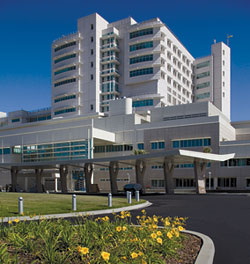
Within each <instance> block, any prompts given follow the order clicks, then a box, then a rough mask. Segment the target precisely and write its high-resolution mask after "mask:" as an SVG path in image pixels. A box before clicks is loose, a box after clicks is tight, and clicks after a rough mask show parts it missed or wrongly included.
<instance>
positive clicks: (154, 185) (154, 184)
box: [151, 180, 165, 188]
mask: <svg viewBox="0 0 250 264" xmlns="http://www.w3.org/2000/svg"><path fill="white" fill-rule="evenodd" d="M151 184H152V188H164V186H165V181H164V180H151Z"/></svg>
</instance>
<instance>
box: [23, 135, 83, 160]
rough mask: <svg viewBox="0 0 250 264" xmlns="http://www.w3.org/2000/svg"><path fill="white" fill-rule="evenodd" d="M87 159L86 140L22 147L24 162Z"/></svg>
mask: <svg viewBox="0 0 250 264" xmlns="http://www.w3.org/2000/svg"><path fill="white" fill-rule="evenodd" d="M79 158H88V140H81V141H73V142H61V143H54V144H41V145H28V146H24V147H23V156H22V159H23V161H24V162H33V161H42V160H67V159H79Z"/></svg>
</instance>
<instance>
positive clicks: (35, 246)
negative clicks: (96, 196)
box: [0, 210, 186, 264]
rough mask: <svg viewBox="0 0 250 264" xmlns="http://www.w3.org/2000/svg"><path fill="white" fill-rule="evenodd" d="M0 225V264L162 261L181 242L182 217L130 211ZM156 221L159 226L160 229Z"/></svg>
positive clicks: (175, 250) (144, 263) (177, 247)
mask: <svg viewBox="0 0 250 264" xmlns="http://www.w3.org/2000/svg"><path fill="white" fill-rule="evenodd" d="M111 218H112V220H111V219H110V218H109V217H108V216H105V217H98V218H91V217H81V219H79V221H78V223H77V224H75V225H73V224H72V223H71V222H69V221H66V220H45V219H41V220H40V221H37V222H35V221H32V222H29V223H28V222H21V221H20V222H19V221H12V222H11V221H10V222H9V223H8V225H4V224H2V225H1V224H0V263H15V262H13V261H14V260H16V261H17V263H91V264H92V263H93V264H94V263H115V264H116V263H135V264H136V263H140V264H146V263H166V259H167V258H169V257H173V256H175V255H176V252H177V250H178V249H179V248H180V247H181V245H182V241H183V239H184V235H183V234H181V233H180V231H182V230H184V226H185V221H186V219H184V218H182V217H175V218H170V217H167V218H162V217H159V216H155V215H154V216H147V214H146V212H145V210H142V213H141V214H140V215H138V216H137V217H136V221H137V223H136V224H133V223H132V221H131V214H130V212H121V213H120V214H113V216H112V217H111ZM159 226H162V227H161V228H159Z"/></svg>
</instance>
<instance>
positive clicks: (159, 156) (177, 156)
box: [0, 149, 235, 169]
mask: <svg viewBox="0 0 250 264" xmlns="http://www.w3.org/2000/svg"><path fill="white" fill-rule="evenodd" d="M234 155H235V153H230V154H223V155H221V154H212V153H204V152H198V151H192V150H183V149H177V150H172V151H161V152H155V153H149V154H140V155H126V156H116V157H105V158H94V159H77V160H56V161H39V162H22V163H21V162H18V163H0V169H10V168H11V167H17V168H20V169H35V168H41V169H49V168H55V167H57V166H58V165H69V166H70V165H72V166H74V165H78V164H85V163H91V164H93V165H99V166H104V167H105V165H106V166H108V164H109V163H110V162H118V163H126V164H130V165H134V166H135V164H136V160H143V161H145V162H146V163H148V164H150V163H164V160H165V159H167V160H168V161H171V163H173V164H179V163H193V162H194V161H195V160H199V161H200V162H216V161H217V162H221V161H225V160H228V159H232V158H234Z"/></svg>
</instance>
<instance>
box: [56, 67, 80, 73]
mask: <svg viewBox="0 0 250 264" xmlns="http://www.w3.org/2000/svg"><path fill="white" fill-rule="evenodd" d="M75 69H76V66H71V67H67V68H63V69H61V70H59V71H55V72H54V75H57V74H60V73H63V72H67V71H73V70H75Z"/></svg>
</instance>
